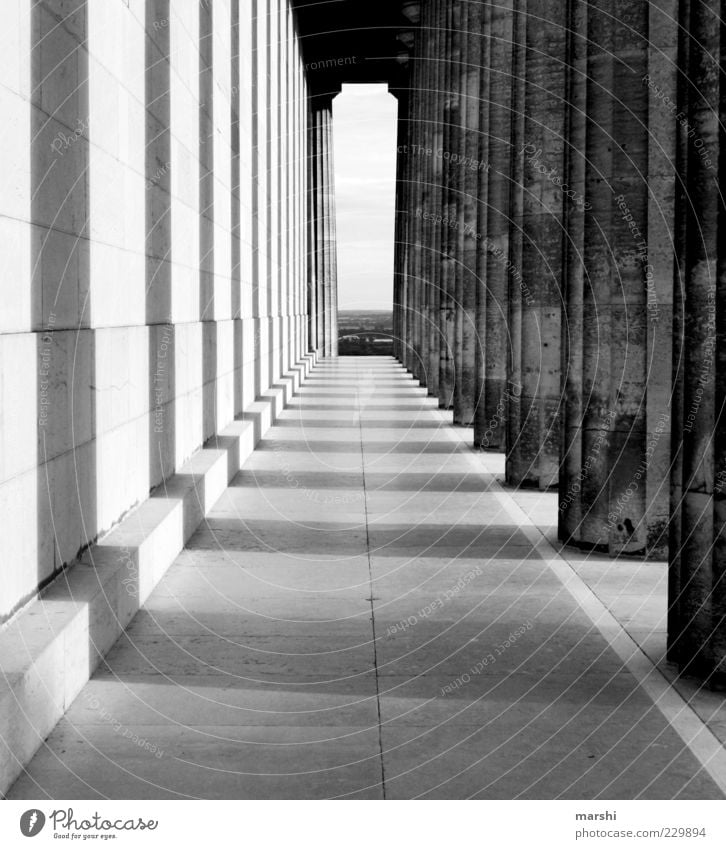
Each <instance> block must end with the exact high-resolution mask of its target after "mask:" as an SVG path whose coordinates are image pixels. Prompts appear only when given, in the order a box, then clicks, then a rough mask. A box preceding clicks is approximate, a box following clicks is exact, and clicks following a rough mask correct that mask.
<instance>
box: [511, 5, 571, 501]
mask: <svg viewBox="0 0 726 849" xmlns="http://www.w3.org/2000/svg"><path fill="white" fill-rule="evenodd" d="M521 8H522V11H523V12H524V13H525V23H524V28H525V35H524V38H525V57H524V79H523V81H522V82H523V88H524V90H523V97H524V101H523V106H524V108H523V114H522V115H521V118H520V117H518V118H517V120H516V121H515V133H514V135H513V151H512V155H513V156H514V157H515V159H516V160H517V173H518V177H519V181H518V183H517V184H516V185H515V186H514V198H515V200H514V208H513V211H512V230H513V231H514V232H513V234H512V240H511V248H510V261H511V266H510V277H509V322H510V328H511V362H510V372H509V382H510V386H511V390H510V392H509V393H508V397H507V401H508V416H507V444H506V453H507V459H506V480H507V483H508V484H510V485H513V486H522V485H534V486H538V487H539V488H540V489H548V488H549V487H551V486H553V485H555V484H556V483H557V479H558V466H559V448H560V444H559V443H560V440H559V416H558V412H559V404H560V314H561V306H562V295H561V291H562V273H563V261H562V258H563V253H562V232H563V231H562V226H563V216H564V214H565V205H566V204H573V205H575V206H576V207H577V206H578V201H579V199H578V198H577V197H574V196H571V195H570V193H569V187H568V186H567V185H566V183H565V180H564V176H565V155H564V146H565V143H564V135H565V121H566V107H565V99H564V95H565V80H566V73H565V67H566V65H565V62H566V51H567V27H566V10H567V1H566V0H526V4H525V3H524V2H523V3H522V7H521ZM580 204H581V201H580ZM580 214H582V211H581V210H580Z"/></svg>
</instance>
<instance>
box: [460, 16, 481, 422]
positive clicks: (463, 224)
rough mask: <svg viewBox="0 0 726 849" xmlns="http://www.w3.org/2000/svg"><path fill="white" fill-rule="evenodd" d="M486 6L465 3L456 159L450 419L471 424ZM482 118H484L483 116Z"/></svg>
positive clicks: (473, 395) (477, 279)
mask: <svg viewBox="0 0 726 849" xmlns="http://www.w3.org/2000/svg"><path fill="white" fill-rule="evenodd" d="M489 18H490V7H489V6H488V5H487V6H482V5H481V4H479V3H471V4H467V5H466V6H465V7H464V20H463V21H462V25H463V24H465V26H462V29H463V30H464V37H463V40H464V49H463V53H462V69H461V70H462V86H461V90H462V96H463V106H462V116H463V123H464V131H463V132H462V133H461V138H460V144H459V150H458V151H457V154H458V157H459V161H458V162H457V163H456V167H458V168H459V169H460V170H461V183H462V186H461V189H462V195H461V200H460V205H459V218H458V224H459V228H458V231H457V235H458V245H457V253H458V254H459V255H460V260H459V261H458V262H457V276H456V292H457V302H458V303H457V309H456V384H455V393H454V422H455V423H457V424H462V425H466V426H469V425H471V424H472V423H473V421H474V408H475V406H476V360H477V354H476V347H477V342H478V339H477V326H476V301H477V287H478V286H479V285H480V283H479V278H478V276H477V256H478V253H479V250H480V245H481V240H482V230H483V229H485V228H486V204H483V203H481V200H482V198H481V196H480V188H479V173H480V170H481V169H482V168H483V167H486V166H485V162H486V149H487V148H486V144H485V141H486V139H487V135H486V132H487V123H488V121H487V118H488V115H487V112H488V87H489V86H488V82H489ZM482 119H483V120H482Z"/></svg>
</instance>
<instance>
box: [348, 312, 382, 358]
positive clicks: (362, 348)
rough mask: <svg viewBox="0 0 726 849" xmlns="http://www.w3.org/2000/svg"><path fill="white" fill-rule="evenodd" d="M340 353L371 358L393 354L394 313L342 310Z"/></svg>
mask: <svg viewBox="0 0 726 849" xmlns="http://www.w3.org/2000/svg"><path fill="white" fill-rule="evenodd" d="M338 353H340V354H341V355H343V356H359V357H371V356H381V355H384V354H392V353H393V313H391V312H389V311H387V310H368V311H362V310H340V311H339V312H338Z"/></svg>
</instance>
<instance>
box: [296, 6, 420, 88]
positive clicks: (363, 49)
mask: <svg viewBox="0 0 726 849" xmlns="http://www.w3.org/2000/svg"><path fill="white" fill-rule="evenodd" d="M293 5H294V6H295V9H296V11H297V20H298V27H299V31H300V36H301V43H302V49H303V61H304V62H305V65H306V66H307V71H308V85H309V86H310V87H311V92H312V93H313V94H318V95H320V94H326V93H330V94H335V93H337V92H339V91H340V87H341V85H342V84H343V83H388V85H389V87H390V88H391V90H392V91H393V93H394V94H395V93H396V89H398V88H405V87H406V84H407V79H408V55H409V50H410V49H411V47H412V45H413V30H414V27H415V24H416V23H417V22H418V17H419V0H415V2H412V0H293Z"/></svg>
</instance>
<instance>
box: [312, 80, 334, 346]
mask: <svg viewBox="0 0 726 849" xmlns="http://www.w3.org/2000/svg"><path fill="white" fill-rule="evenodd" d="M332 120H333V95H332V94H330V93H326V94H317V95H314V96H312V97H311V98H310V135H309V142H310V152H309V170H308V173H309V181H310V184H309V198H310V213H311V215H312V218H311V221H310V227H309V230H310V238H311V248H310V249H311V250H312V251H314V257H312V258H311V263H310V269H311V272H313V281H314V282H313V285H312V287H311V288H312V289H313V291H312V292H311V299H312V302H313V303H314V309H315V312H316V317H317V321H316V334H315V335H316V337H317V339H316V343H317V350H318V352H319V353H320V354H322V355H324V356H326V357H330V356H336V355H337V342H338V333H337V288H338V281H337V257H336V244H335V182H334V173H333V151H332V145H333V140H332Z"/></svg>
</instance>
